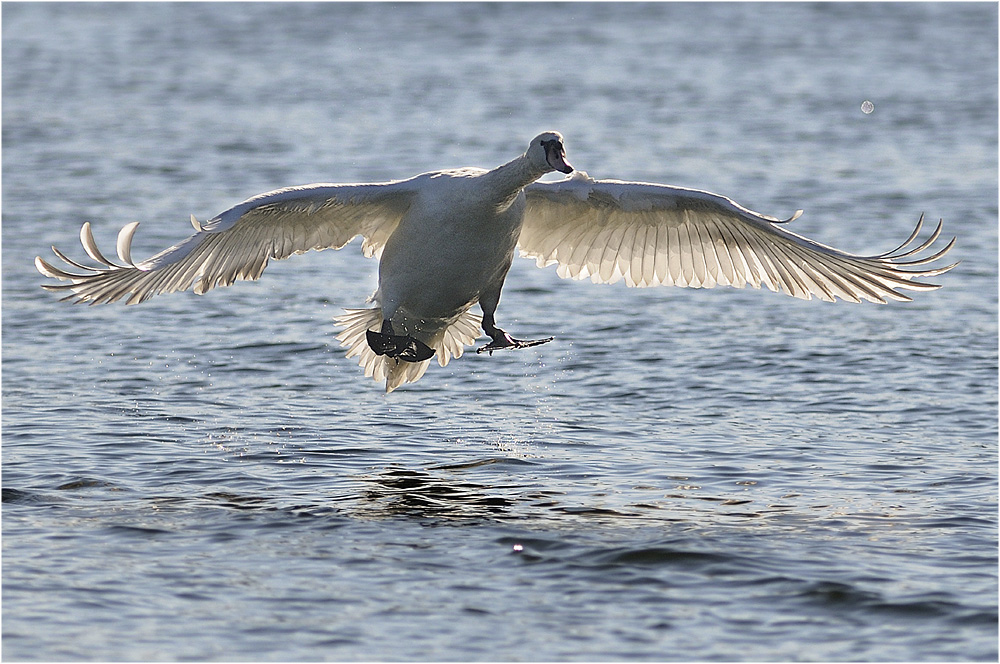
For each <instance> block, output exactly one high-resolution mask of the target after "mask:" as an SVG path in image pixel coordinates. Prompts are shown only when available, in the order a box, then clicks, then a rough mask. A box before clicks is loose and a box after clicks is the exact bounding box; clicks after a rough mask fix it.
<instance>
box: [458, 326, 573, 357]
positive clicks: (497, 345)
mask: <svg viewBox="0 0 1000 664" xmlns="http://www.w3.org/2000/svg"><path fill="white" fill-rule="evenodd" d="M497 332H499V334H497V335H495V336H493V337H492V338H493V340H492V341H490V343H488V344H486V345H485V346H483V347H482V348H477V349H476V353H477V354H479V353H489V354H490V355H492V354H493V351H495V350H514V349H517V348H531V347H532V346H541V345H542V344H547V343H549V342H550V341H552V340H553V339H555V337H548V338H545V339H515V338H514V337H512V336H510V335H509V334H507V333H506V332H504V331H503V330H501V329H499V328H497Z"/></svg>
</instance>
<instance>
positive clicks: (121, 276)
mask: <svg viewBox="0 0 1000 664" xmlns="http://www.w3.org/2000/svg"><path fill="white" fill-rule="evenodd" d="M411 183H412V180H403V181H399V182H390V183H384V184H354V185H338V184H313V185H306V186H303V187H289V188H287V189H279V190H277V191H272V192H268V193H265V194H261V195H259V196H254V197H253V198H251V199H249V200H247V201H244V202H243V203H240V204H239V205H237V206H235V207H233V208H230V209H229V210H226V211H225V212H223V213H222V214H220V215H218V216H217V217H214V218H212V219H210V220H209V221H207V222H205V224H204V225H202V224H199V223H198V222H197V221H196V220H195V218H194V217H191V222H192V223H193V224H194V227H195V230H196V231H198V232H197V233H195V234H194V235H192V236H191V237H189V238H188V239H186V240H184V241H183V242H181V243H179V244H176V245H174V246H173V247H170V248H169V249H166V250H164V251H162V252H160V253H158V254H156V255H155V256H153V257H152V258H149V259H148V260H145V261H142V262H140V263H133V262H132V257H131V245H132V236H133V235H134V233H135V229H136V227H137V226H138V225H139V224H138V222H136V223H132V224H129V225H128V226H126V227H124V228H123V229H122V230H121V232H120V233H119V234H118V247H117V248H118V257H119V258H120V259H121V262H122V264H116V263H113V262H112V261H110V260H108V259H107V258H105V257H104V255H103V254H102V253H101V251H100V250H99V249H98V248H97V244H96V243H95V242H94V236H93V234H92V233H91V231H90V224H89V223H85V224H84V225H83V228H82V229H81V231H80V240H81V242H82V243H83V248H84V249H85V250H86V252H87V254H88V255H89V256H90V257H91V258H92V259H93V260H95V261H97V262H99V263H101V264H102V266H101V267H90V266H87V265H82V264H80V263H77V262H76V261H74V260H71V259H70V258H68V257H67V256H66V255H65V254H63V253H62V252H61V251H59V250H58V249H56V248H55V247H52V251H54V252H55V254H56V256H58V257H59V258H60V259H62V260H63V261H64V262H65V263H66V264H67V265H68V266H69V267H70V268H73V269H74V270H82V273H81V272H76V271H73V272H67V271H65V270H63V269H60V268H56V267H53V266H52V265H50V264H49V263H47V262H45V261H44V260H42V259H41V258H40V257H39V258H35V267H36V268H37V269H38V271H39V272H41V273H42V274H43V275H45V276H47V277H53V278H55V279H60V280H63V281H68V282H69V283H67V284H60V285H44V286H43V288H46V289H48V290H53V291H60V290H66V291H70V294H69V295H68V296H67V297H66V298H65V299H69V300H74V301H87V302H90V303H91V304H100V303H104V302H114V301H116V300H120V299H122V298H123V297H126V296H127V297H128V299H127V300H126V303H127V304H136V303H139V302H144V301H145V300H148V299H149V298H150V297H152V296H153V295H157V294H159V293H171V292H173V291H178V290H186V289H188V288H190V287H191V286H192V285H193V286H194V291H195V292H196V293H198V294H201V293H205V292H207V291H209V290H211V289H212V288H215V287H216V286H229V285H232V283H233V282H235V281H236V280H237V279H257V278H258V277H260V275H261V273H262V272H263V271H264V268H265V267H267V263H268V261H269V260H270V259H272V258H274V259H281V258H287V257H288V256H291V255H292V254H300V253H303V252H306V251H309V250H310V249H330V248H332V249H340V248H341V247H343V246H344V245H345V244H347V243H348V242H350V241H351V240H352V239H353V238H354V237H356V236H358V235H361V236H363V237H364V243H363V244H362V251H363V252H364V254H365V256H369V257H370V256H376V255H379V254H380V253H381V251H382V248H383V247H384V246H385V243H386V241H387V240H388V239H389V236H390V235H392V232H393V231H394V230H395V229H396V227H397V226H398V225H399V221H400V219H402V217H403V215H404V214H405V212H406V210H407V209H408V208H409V207H410V205H411V202H412V200H413V197H414V195H415V194H416V190H415V188H414V187H413V186H412V184H411Z"/></svg>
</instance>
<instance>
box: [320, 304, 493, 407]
mask: <svg viewBox="0 0 1000 664" xmlns="http://www.w3.org/2000/svg"><path fill="white" fill-rule="evenodd" d="M344 312H345V313H344V314H343V315H341V316H337V317H336V318H334V322H335V323H336V324H337V325H338V326H340V327H342V328H344V329H343V330H342V331H341V332H340V333H339V334H338V335H337V339H338V340H339V341H340V345H341V346H343V347H345V348H347V357H349V358H350V357H357V358H358V365H359V366H361V367H363V368H364V370H365V376H368V377H370V378H373V379H374V380H376V381H383V380H384V381H385V391H386V393H387V394H388V393H389V392H392V391H393V390H395V389H396V388H397V387H399V386H400V385H402V384H403V383H415V382H417V381H418V380H420V377H421V376H423V375H424V372H425V371H427V367H428V366H430V360H424V361H422V362H400V361H398V360H395V359H393V358H389V357H386V356H384V355H376V354H375V351H373V350H372V349H371V347H370V346H369V345H368V338H367V333H368V330H376V331H377V330H380V329H381V328H382V310H381V309H379V308H377V307H376V308H371V309H345V310H344ZM481 321H482V318H481V317H480V316H479V315H477V314H474V313H472V312H469V311H466V312H464V313H462V314H461V315H460V316H459V317H458V319H457V320H455V321H454V322H453V323H451V324H450V325H448V326H447V327H445V328H444V329H443V330H441V331H439V332H438V333H436V334H435V335H434V336H433V337H432V338H431V340H430V343H428V345H429V346H430V347H431V348H433V349H434V352H435V355H436V356H437V361H438V364H440V365H441V366H442V367H443V366H446V365H447V364H448V362H449V361H450V360H451V359H452V358H453V357H461V356H462V353H463V352H465V347H466V346H469V345H472V344H473V343H475V341H476V339H477V338H478V337H479V325H480V323H481Z"/></svg>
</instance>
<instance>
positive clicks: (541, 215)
mask: <svg viewBox="0 0 1000 664" xmlns="http://www.w3.org/2000/svg"><path fill="white" fill-rule="evenodd" d="M552 171H560V172H562V173H564V174H569V173H572V175H570V176H568V177H566V178H564V179H562V180H559V181H557V182H537V180H538V179H539V178H540V177H541V176H542V175H544V174H545V173H548V172H552ZM799 214H801V211H798V212H796V214H795V215H793V216H792V217H791V218H790V219H788V220H785V221H781V220H779V219H776V218H774V217H769V216H766V215H761V214H758V213H756V212H753V211H751V210H748V209H746V208H743V207H742V206H740V205H738V204H737V203H735V202H734V201H732V200H730V199H728V198H726V197H724V196H719V195H717V194H712V193H709V192H705V191H699V190H695V189H685V188H681V187H671V186H666V185H659V184H648V183H638V182H622V181H617V180H595V179H592V178H590V177H589V176H588V175H587V174H586V173H583V172H581V171H576V172H573V168H572V166H570V165H569V163H568V162H567V161H566V157H565V150H564V147H563V139H562V136H561V135H560V134H558V133H557V132H544V133H542V134H540V135H539V136H536V137H535V138H534V139H532V141H531V143H530V144H529V146H528V149H527V150H526V151H525V153H524V154H522V155H520V156H519V157H517V158H515V159H513V160H512V161H510V162H508V163H506V164H503V165H502V166H499V167H497V168H495V169H493V170H484V169H479V168H463V169H454V170H443V171H434V172H430V173H424V174H421V175H417V176H415V177H412V178H409V179H406V180H398V181H393V182H386V183H373V184H313V185H306V186H302V187H288V188H285V189H279V190H276V191H273V192H268V193H265V194H261V195H259V196H254V197H253V198H250V199H248V200H247V201H244V202H243V203H240V204H239V205H236V206H234V207H232V208H230V209H229V210H226V211H225V212H223V213H222V214H220V215H218V216H216V217H214V218H212V219H210V220H208V221H207V222H205V223H203V224H202V223H199V222H198V221H197V220H195V219H194V217H192V224H193V225H194V228H195V231H196V233H195V234H194V235H192V236H191V237H189V238H188V239H186V240H184V241H182V242H180V243H179V244H177V245H175V246H173V247H170V248H168V249H166V250H164V251H162V252H160V253H158V254H156V255H155V256H152V257H151V258H149V259H147V260H145V261H141V262H139V263H135V262H133V260H132V257H131V242H132V237H133V235H134V233H135V230H136V227H137V226H138V223H132V224H129V225H128V226H125V227H124V228H123V229H122V230H121V232H120V233H119V236H118V243H117V245H118V246H117V253H118V257H119V259H120V260H121V263H115V262H112V261H110V260H108V259H107V258H105V256H104V255H103V254H102V253H101V251H100V250H99V249H98V247H97V244H96V242H95V241H94V238H93V234H92V233H91V230H90V224H89V223H85V224H84V225H83V228H82V229H81V233H80V238H81V242H82V244H83V247H84V250H85V251H86V252H87V254H88V255H89V256H90V258H92V259H93V260H95V261H97V262H98V263H100V264H101V267H91V266H87V265H83V264H81V263H78V262H76V261H74V260H72V259H70V258H68V257H67V256H66V255H65V254H63V253H62V252H61V251H59V250H58V249H56V248H55V247H53V248H52V250H53V252H55V254H56V256H57V257H58V258H60V259H61V260H62V261H63V262H65V263H66V264H67V265H68V266H69V267H70V268H75V269H77V270H82V273H80V272H68V271H66V270H64V269H62V268H57V267H54V266H53V265H51V264H50V263H48V262H46V261H45V260H43V259H42V258H41V257H36V259H35V266H36V268H37V269H38V271H39V272H41V273H42V274H43V275H45V276H47V277H51V278H55V279H59V280H62V281H66V282H68V283H65V284H58V285H53V284H45V285H44V286H43V288H46V289H48V290H54V291H59V290H67V291H69V295H68V296H67V297H66V298H64V299H69V300H73V301H78V302H80V301H86V302H89V303H91V304H98V303H105V302H114V301H117V300H120V299H123V298H125V299H126V303H127V304H136V303H139V302H144V301H145V300H147V299H149V298H150V297H152V296H153V295H156V294H160V293H168V292H173V291H177V290H186V289H188V288H192V287H193V289H194V291H195V292H196V293H199V294H201V293H205V292H207V291H208V290H210V289H212V288H214V287H216V286H228V285H231V284H232V283H234V282H235V281H236V280H238V279H257V278H258V277H260V275H261V273H262V272H263V270H264V268H265V267H266V266H267V263H268V261H269V260H270V259H282V258H287V257H288V256H290V255H292V254H297V253H303V252H305V251H309V250H310V249H316V250H321V249H328V248H333V249H340V248H341V247H343V246H344V245H346V244H347V243H348V242H350V241H351V240H352V239H353V238H354V237H356V236H358V235H360V236H362V237H363V242H362V245H361V250H362V252H363V253H364V255H365V256H368V257H376V258H378V259H379V261H380V262H379V283H378V288H377V290H376V291H375V293H374V294H373V295H372V298H371V302H372V303H373V304H374V306H373V307H370V308H366V309H348V310H347V311H346V313H345V314H344V315H342V316H339V317H338V318H337V319H336V321H337V323H338V324H339V325H341V326H342V327H343V328H344V329H343V330H342V331H341V332H340V333H339V334H338V336H337V338H338V339H339V340H340V341H341V343H342V344H343V345H344V346H346V347H347V348H348V351H347V356H348V357H359V364H360V365H361V366H362V367H364V369H365V375H367V376H370V377H373V378H374V379H375V380H378V381H382V380H384V381H385V382H386V391H387V392H390V391H392V390H393V389H395V388H397V387H398V386H400V385H402V384H403V383H406V382H413V381H416V380H418V379H419V378H420V377H421V376H422V375H423V374H424V372H425V371H426V369H427V367H428V365H429V362H430V359H431V358H432V357H434V356H436V357H437V360H438V363H439V364H440V365H441V366H445V365H446V364H447V363H448V362H449V360H450V359H451V358H457V357H460V356H461V355H462V354H463V352H464V349H465V347H466V346H469V345H471V344H473V343H475V341H476V339H477V338H478V336H479V330H480V328H482V330H483V331H484V332H486V334H487V335H488V336H489V337H490V338H491V342H490V343H489V344H488V345H487V346H484V347H482V348H480V349H479V351H480V352H482V351H488V352H490V353H491V354H492V352H493V351H494V350H499V349H506V348H524V347H528V346H533V345H537V344H539V343H545V342H546V341H550V340H551V338H548V339H541V340H535V341H521V340H518V339H514V338H513V337H511V336H510V335H509V334H507V333H506V332H504V331H503V330H502V329H500V328H499V327H497V325H496V321H495V318H494V315H495V312H496V308H497V305H498V303H499V300H500V292H501V290H502V287H503V283H504V279H505V277H506V275H507V272H508V270H509V269H510V266H511V263H512V261H513V258H514V255H515V253H516V252H517V251H518V249H519V250H520V254H521V255H522V256H525V257H530V258H534V259H535V260H536V262H537V264H538V266H539V267H544V266H547V265H551V264H556V265H558V268H557V272H558V274H559V276H560V277H565V278H573V279H584V278H588V277H589V278H590V279H591V280H592V281H594V282H595V283H614V282H616V281H619V280H624V281H625V283H626V284H627V285H629V286H653V285H661V284H662V285H676V286H688V287H695V288H711V287H713V286H717V285H728V286H734V287H737V288H742V287H745V286H752V287H753V288H760V287H761V286H766V287H767V288H769V289H770V290H773V291H782V292H785V293H787V294H789V295H792V296H794V297H798V298H802V299H811V298H812V297H814V296H815V297H818V298H820V299H822V300H827V301H834V300H835V299H837V298H840V299H842V300H846V301H851V302H860V301H862V300H868V301H871V302H876V303H885V302H886V301H887V300H909V299H910V298H909V297H908V296H907V295H905V294H903V293H902V292H900V289H904V290H914V291H921V290H933V289H935V288H938V287H939V286H937V285H935V284H929V283H926V282H921V281H916V280H915V279H916V278H920V277H929V276H934V275H938V274H942V273H944V272H946V271H948V270H950V269H951V268H952V267H954V264H952V265H946V266H942V267H936V268H928V267H923V266H926V265H928V264H930V263H933V262H935V261H937V260H938V259H940V258H941V257H942V256H944V255H945V254H946V253H947V252H948V251H949V250H950V249H951V248H952V246H953V245H954V243H955V240H954V239H952V240H951V241H950V242H949V243H948V244H946V245H945V246H944V247H943V248H942V249H940V250H938V251H936V252H934V253H932V254H930V255H920V254H923V253H924V252H925V251H926V250H928V249H929V248H930V247H931V245H932V244H934V242H936V241H937V239H938V237H939V236H940V234H941V228H942V224H941V223H940V222H939V223H938V225H937V228H936V229H935V230H934V232H933V233H932V234H931V236H930V237H929V239H927V240H925V241H924V242H922V243H921V244H919V245H918V246H916V247H915V248H909V247H910V245H911V244H912V243H913V241H914V240H915V239H916V238H917V237H918V235H919V233H920V230H921V228H922V225H923V216H922V215H921V217H920V220H918V222H917V226H916V228H915V229H914V231H913V233H912V234H911V235H910V237H909V238H908V239H907V240H906V242H904V243H903V244H902V245H900V246H899V247H898V248H897V249H894V250H893V251H890V252H887V253H883V254H878V255H874V256H857V255H853V254H848V253H846V252H842V251H840V250H837V249H834V248H832V247H828V246H825V245H822V244H819V243H817V242H813V241H812V240H809V239H807V238H805V237H802V236H800V235H797V234H795V233H792V232H790V231H788V230H785V229H784V228H783V227H782V224H785V223H788V222H789V221H792V220H794V219H795V218H797V217H798V215H799ZM475 304H479V305H480V309H481V310H482V316H479V315H477V314H476V313H474V312H472V311H471V308H472V307H473V305H475Z"/></svg>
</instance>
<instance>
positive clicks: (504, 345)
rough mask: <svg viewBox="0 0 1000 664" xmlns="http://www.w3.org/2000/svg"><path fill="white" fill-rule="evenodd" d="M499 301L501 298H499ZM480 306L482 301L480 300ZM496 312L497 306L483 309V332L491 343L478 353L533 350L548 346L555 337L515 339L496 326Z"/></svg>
mask: <svg viewBox="0 0 1000 664" xmlns="http://www.w3.org/2000/svg"><path fill="white" fill-rule="evenodd" d="M497 300H499V298H497ZM480 305H482V301H481V300H480ZM495 311H496V304H494V305H493V307H492V308H487V307H483V331H484V332H486V334H488V335H489V337H490V339H491V341H490V343H488V344H486V345H485V346H483V347H482V348H477V349H476V353H477V354H478V353H489V354H490V355H492V354H493V351H495V350H507V349H510V350H513V349H515V348H531V347H532V346H540V345H541V344H547V343H548V342H550V341H552V340H553V339H554V338H555V337H547V338H545V339H515V338H514V337H512V336H510V335H509V334H507V333H506V332H504V331H503V330H501V329H500V328H499V327H497V325H496V320H495V319H494V318H493V313H494V312H495Z"/></svg>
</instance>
